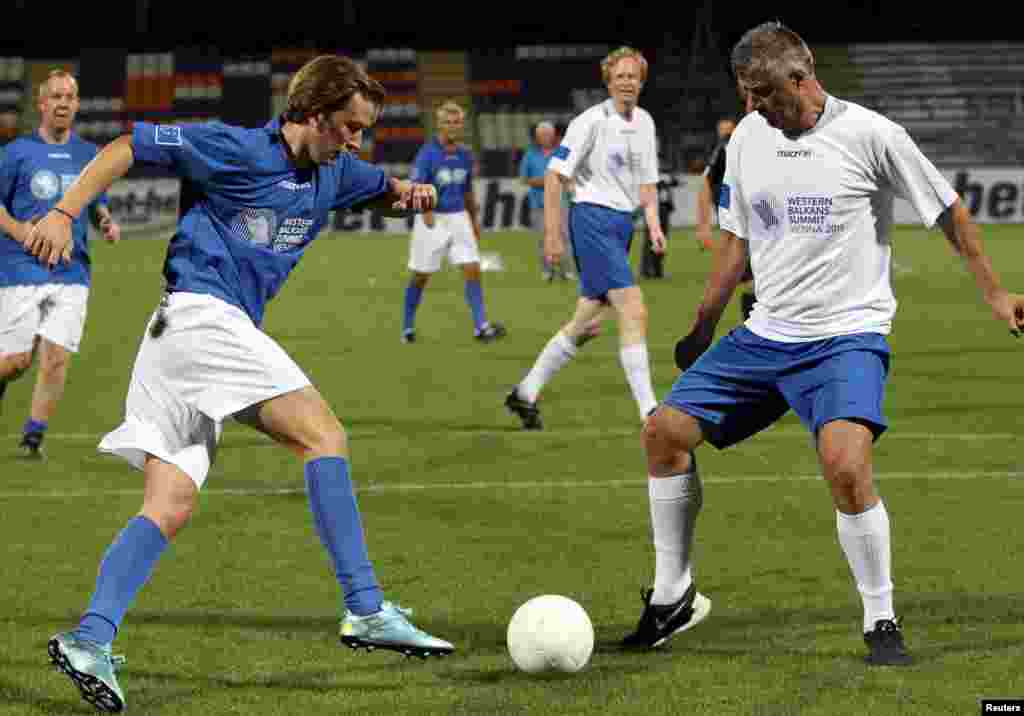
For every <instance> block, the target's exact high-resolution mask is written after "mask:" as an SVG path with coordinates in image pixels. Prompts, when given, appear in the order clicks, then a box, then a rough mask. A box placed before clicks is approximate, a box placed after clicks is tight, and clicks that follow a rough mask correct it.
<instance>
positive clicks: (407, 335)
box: [402, 328, 416, 343]
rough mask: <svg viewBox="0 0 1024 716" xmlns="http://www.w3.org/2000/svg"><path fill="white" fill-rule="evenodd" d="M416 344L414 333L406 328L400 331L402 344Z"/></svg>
mask: <svg viewBox="0 0 1024 716" xmlns="http://www.w3.org/2000/svg"><path fill="white" fill-rule="evenodd" d="M415 342H416V331H414V330H413V329H411V328H407V329H405V330H404V331H402V343H415Z"/></svg>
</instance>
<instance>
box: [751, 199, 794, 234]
mask: <svg viewBox="0 0 1024 716" xmlns="http://www.w3.org/2000/svg"><path fill="white" fill-rule="evenodd" d="M750 208H751V210H752V211H753V212H754V216H755V217H757V218H756V219H755V221H754V222H753V223H754V226H751V227H750V228H751V233H752V234H753V235H754V238H758V239H781V238H782V233H783V230H784V227H785V209H784V207H783V205H782V202H780V201H779V200H778V199H777V198H776V197H775V196H774V195H773V194H770V193H768V192H762V193H760V194H755V195H754V197H753V199H751V201H750Z"/></svg>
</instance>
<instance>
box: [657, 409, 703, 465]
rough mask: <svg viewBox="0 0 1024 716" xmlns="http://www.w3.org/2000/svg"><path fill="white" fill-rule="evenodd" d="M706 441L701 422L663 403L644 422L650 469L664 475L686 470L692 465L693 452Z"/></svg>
mask: <svg viewBox="0 0 1024 716" xmlns="http://www.w3.org/2000/svg"><path fill="white" fill-rule="evenodd" d="M702 441H703V434H702V433H701V429H700V424H699V423H698V422H697V420H696V419H695V418H693V417H692V416H690V415H687V414H686V413H682V412H680V411H678V410H676V409H674V408H670V407H667V406H664V405H663V406H660V407H659V408H658V410H657V411H656V412H655V413H654V415H652V416H651V417H649V418H648V419H647V421H646V422H645V423H644V429H643V443H644V450H645V451H646V452H647V463H648V470H649V471H650V473H651V474H652V475H656V476H660V477H664V476H667V475H677V474H680V473H683V472H686V471H687V470H689V468H690V453H691V452H693V450H694V449H695V448H696V447H697V446H698V445H700V443H701V442H702Z"/></svg>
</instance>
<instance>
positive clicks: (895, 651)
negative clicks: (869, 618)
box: [864, 618, 913, 666]
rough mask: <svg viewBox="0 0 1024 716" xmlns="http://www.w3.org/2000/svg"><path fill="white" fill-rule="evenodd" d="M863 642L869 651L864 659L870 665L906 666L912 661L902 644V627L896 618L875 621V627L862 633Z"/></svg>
mask: <svg viewBox="0 0 1024 716" xmlns="http://www.w3.org/2000/svg"><path fill="white" fill-rule="evenodd" d="M864 643H865V644H867V645H868V651H869V653H868V655H867V656H865V657H864V661H865V662H867V663H868V664H869V665H871V666H906V665H907V664H910V663H912V662H913V659H912V658H911V657H910V654H908V653H907V647H906V646H905V645H904V644H903V629H902V627H901V625H900V620H899V619H898V618H897V619H879V620H878V621H876V622H875V628H874V629H872V630H871V631H869V632H867V633H866V634H864Z"/></svg>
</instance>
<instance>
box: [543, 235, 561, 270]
mask: <svg viewBox="0 0 1024 716" xmlns="http://www.w3.org/2000/svg"><path fill="white" fill-rule="evenodd" d="M563 253H565V247H564V246H563V245H562V237H561V236H559V235H558V234H553V233H548V232H544V260H545V261H546V262H547V264H548V266H558V265H559V262H561V260H562V254H563Z"/></svg>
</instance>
